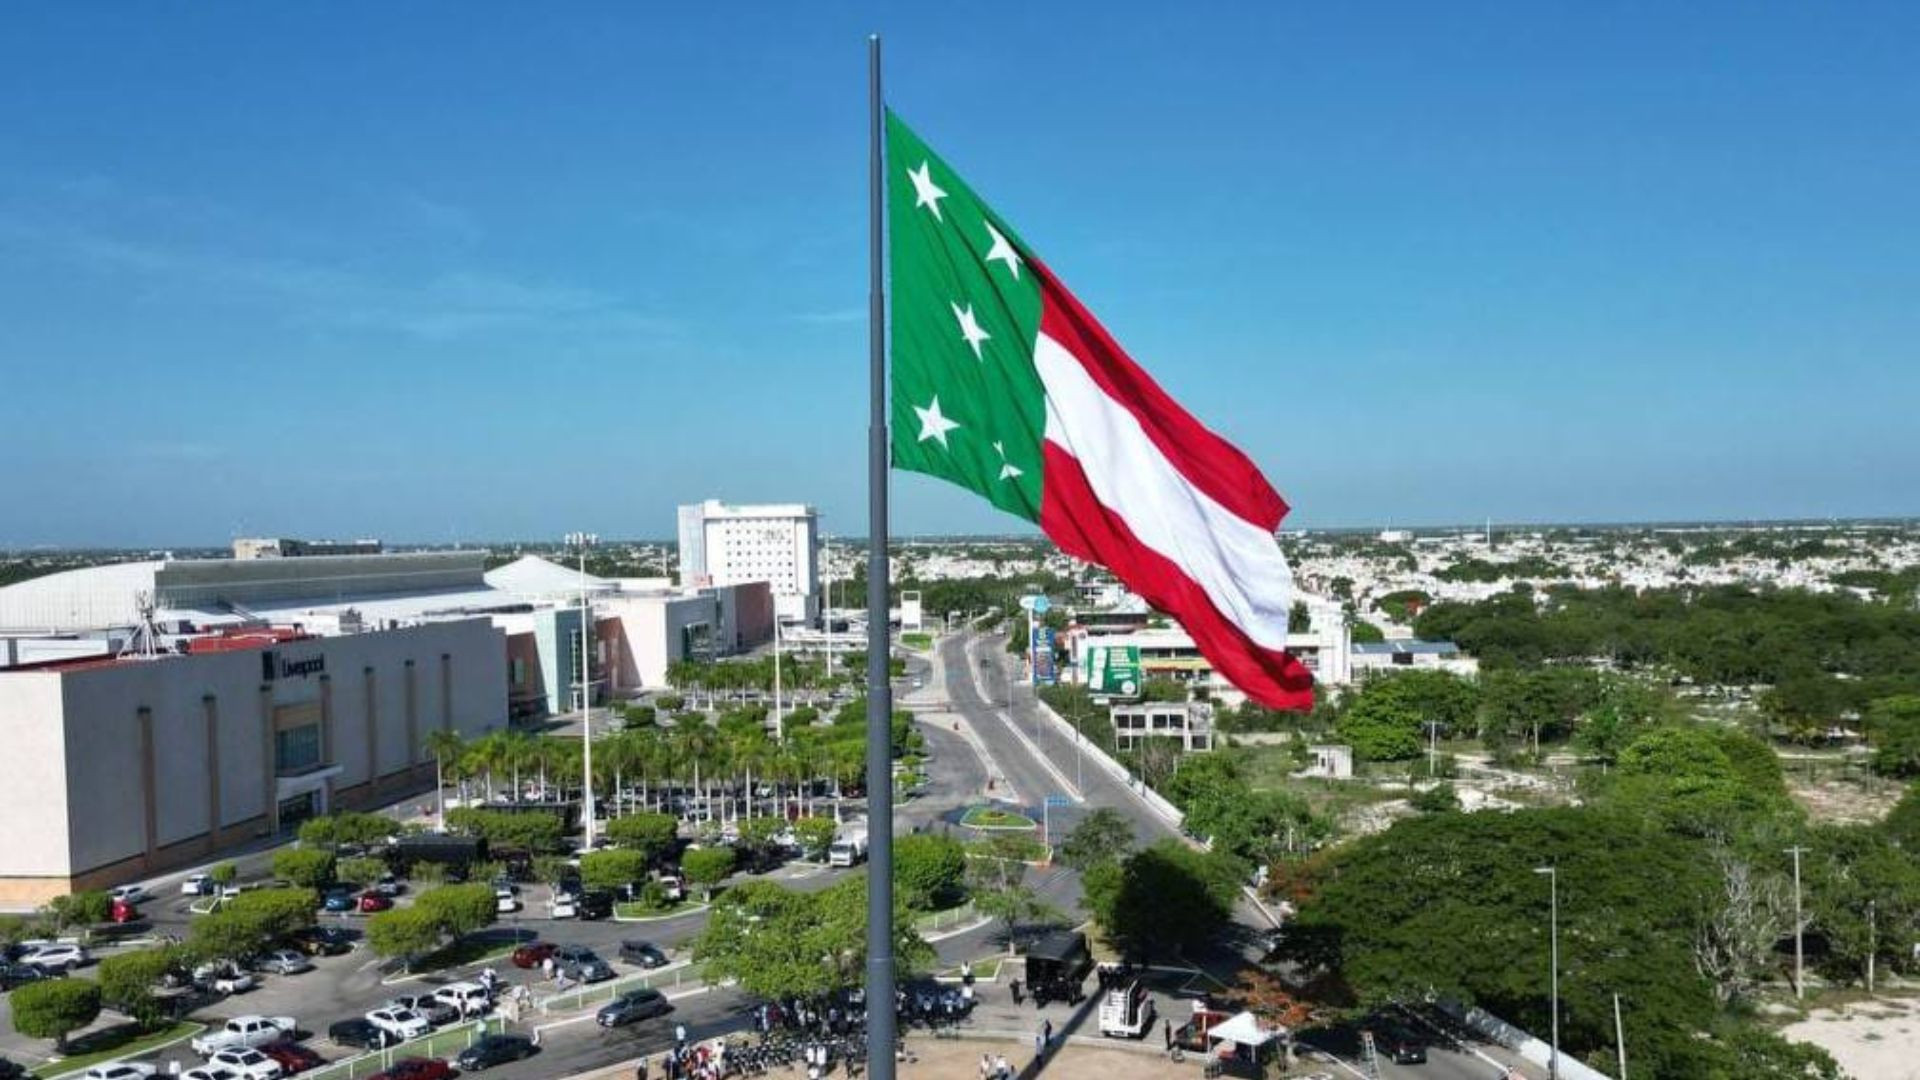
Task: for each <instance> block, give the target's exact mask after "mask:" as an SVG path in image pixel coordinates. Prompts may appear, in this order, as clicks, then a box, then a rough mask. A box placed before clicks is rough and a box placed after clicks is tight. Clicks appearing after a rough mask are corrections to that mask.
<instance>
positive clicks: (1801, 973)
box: [1787, 844, 1807, 999]
mask: <svg viewBox="0 0 1920 1080" xmlns="http://www.w3.org/2000/svg"><path fill="white" fill-rule="evenodd" d="M1806 850H1807V849H1806V848H1803V847H1801V846H1800V845H1798V844H1795V845H1794V846H1793V847H1790V848H1788V849H1787V854H1789V855H1791V856H1793V996H1794V998H1795V999H1799V998H1804V997H1806V996H1807V954H1806V950H1805V949H1804V948H1803V947H1802V942H1801V940H1800V938H1801V931H1802V929H1803V928H1804V925H1805V924H1803V923H1802V922H1801V920H1800V854H1801V853H1802V852H1804V851H1806Z"/></svg>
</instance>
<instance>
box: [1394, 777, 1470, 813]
mask: <svg viewBox="0 0 1920 1080" xmlns="http://www.w3.org/2000/svg"><path fill="white" fill-rule="evenodd" d="M1407 801H1408V802H1409V803H1410V804H1411V805H1412V806H1413V808H1414V809H1415V810H1418V811H1420V812H1421V813H1423V814H1444V813H1447V812H1449V811H1453V810H1458V809H1460V793H1459V792H1458V791H1455V790H1454V787H1453V785H1452V784H1446V783H1441V784H1435V785H1433V786H1432V787H1430V788H1427V789H1426V790H1425V791H1422V792H1419V793H1418V794H1416V795H1414V797H1413V798H1411V799H1409V800H1407Z"/></svg>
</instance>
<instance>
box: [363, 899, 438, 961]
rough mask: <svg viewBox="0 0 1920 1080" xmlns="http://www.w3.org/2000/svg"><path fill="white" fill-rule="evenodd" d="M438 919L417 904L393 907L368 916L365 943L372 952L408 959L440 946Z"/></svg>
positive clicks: (377, 954)
mask: <svg viewBox="0 0 1920 1080" xmlns="http://www.w3.org/2000/svg"><path fill="white" fill-rule="evenodd" d="M441 932H442V930H441V925H440V920H439V919H438V918H437V917H436V916H435V914H434V913H433V912H431V911H422V910H420V908H419V907H417V906H416V907H410V908H394V909H392V910H390V911H381V912H376V913H375V914H373V915H371V916H369V917H368V918H367V944H368V946H370V947H371V948H372V949H373V951H374V955H376V956H384V957H389V958H392V957H401V958H404V959H406V960H411V959H412V958H414V957H417V956H419V955H421V954H422V953H427V952H431V951H433V950H434V949H436V948H438V947H439V946H440V939H441Z"/></svg>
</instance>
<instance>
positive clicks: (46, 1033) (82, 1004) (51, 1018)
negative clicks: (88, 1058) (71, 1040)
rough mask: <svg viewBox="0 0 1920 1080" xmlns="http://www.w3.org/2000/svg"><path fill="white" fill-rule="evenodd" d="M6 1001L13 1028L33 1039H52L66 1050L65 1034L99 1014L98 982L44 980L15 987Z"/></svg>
mask: <svg viewBox="0 0 1920 1080" xmlns="http://www.w3.org/2000/svg"><path fill="white" fill-rule="evenodd" d="M11 999H12V1000H11V1001H10V1002H9V1004H10V1005H11V1006H12V1011H13V1030H15V1031H17V1032H19V1033H20V1034H22V1035H25V1036H27V1037H29V1038H33V1039H52V1040H53V1047H54V1050H55V1051H56V1052H59V1053H65V1052H66V1049H67V1034H68V1033H69V1032H73V1031H78V1030H79V1029H81V1028H83V1027H86V1026H87V1025H88V1024H91V1023H93V1022H94V1020H96V1019H98V1018H99V1016H100V984H98V983H96V982H93V981H92V980H90V979H46V980H44V981H41V982H33V983H27V984H26V985H25V986H22V987H19V988H18V989H16V990H14V991H13V993H12V995H11Z"/></svg>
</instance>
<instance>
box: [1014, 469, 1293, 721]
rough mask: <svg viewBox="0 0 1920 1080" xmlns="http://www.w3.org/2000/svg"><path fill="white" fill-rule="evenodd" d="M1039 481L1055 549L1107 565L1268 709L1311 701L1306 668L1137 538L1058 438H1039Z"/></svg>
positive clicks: (1045, 525)
mask: <svg viewBox="0 0 1920 1080" xmlns="http://www.w3.org/2000/svg"><path fill="white" fill-rule="evenodd" d="M1041 447H1042V449H1041V458H1042V461H1043V462H1044V467H1045V469H1046V473H1045V476H1046V484H1045V486H1044V487H1043V489H1042V490H1043V494H1042V497H1041V501H1040V528H1041V530H1042V531H1043V532H1045V533H1046V534H1047V538H1048V539H1050V540H1052V541H1053V542H1054V543H1055V544H1058V545H1059V546H1060V550H1062V551H1064V552H1066V553H1067V554H1069V555H1073V556H1075V557H1077V558H1080V559H1084V560H1086V561H1087V562H1091V563H1097V564H1099V565H1101V566H1104V567H1106V568H1107V569H1109V570H1111V571H1113V574H1114V576H1115V577H1118V578H1119V579H1120V581H1121V583H1122V584H1124V585H1125V586H1126V587H1127V588H1129V589H1131V590H1133V591H1134V592H1135V593H1137V594H1138V595H1139V596H1140V597H1141V598H1142V599H1144V600H1146V601H1147V603H1149V604H1152V605H1153V606H1154V607H1156V608H1158V609H1160V610H1161V611H1164V612H1166V613H1167V614H1169V615H1171V616H1173V617H1174V618H1175V619H1178V620H1179V621H1180V625H1181V626H1183V627H1185V628H1186V631H1187V633H1188V634H1189V635H1191V636H1192V637H1193V642H1194V644H1195V645H1197V646H1199V648H1200V654H1201V655H1202V656H1205V657H1206V658H1207V660H1208V662H1209V663H1211V664H1212V665H1213V668H1214V670H1215V671H1218V672H1219V673H1220V674H1221V675H1223V676H1225V677H1226V679H1227V680H1228V681H1229V682H1231V683H1233V685H1235V686H1237V687H1239V688H1240V689H1241V690H1242V691H1244V692H1245V693H1246V695H1247V696H1248V697H1250V698H1252V699H1253V700H1255V701H1258V702H1259V703H1260V704H1262V705H1265V706H1267V707H1268V708H1271V709H1294V710H1299V711H1302V712H1304V711H1306V710H1308V709H1311V708H1313V673H1312V672H1310V671H1308V670H1307V668H1306V665H1304V664H1302V663H1301V662H1300V661H1299V660H1298V659H1296V658H1295V657H1294V656H1293V655H1291V654H1290V653H1287V652H1284V651H1281V650H1275V649H1264V648H1261V647H1260V646H1259V645H1256V644H1254V642H1253V639H1251V638H1249V637H1247V635H1246V634H1245V633H1244V632H1242V631H1241V629H1240V628H1239V627H1237V626H1235V625H1234V624H1233V623H1232V621H1231V620H1229V619H1228V618H1227V617H1226V616H1225V615H1223V614H1221V613H1220V609H1219V608H1218V607H1215V606H1214V603H1213V600H1212V598H1211V597H1209V596H1208V595H1207V592H1206V590H1205V589H1203V588H1201V587H1200V584H1199V583H1198V582H1196V581H1194V580H1193V579H1192V578H1190V577H1188V576H1187V575H1186V574H1185V573H1184V572H1183V571H1182V570H1181V569H1180V567H1179V566H1178V565H1177V564H1176V563H1175V562H1174V561H1173V560H1172V559H1169V558H1167V557H1166V556H1164V555H1162V554H1160V553H1159V552H1157V551H1154V550H1153V549H1152V548H1149V547H1147V546H1146V545H1144V544H1142V543H1140V541H1139V540H1138V539H1136V538H1135V537H1134V535H1133V530H1131V529H1129V528H1128V527H1127V523H1126V522H1125V521H1123V520H1121V518H1120V516H1119V515H1118V514H1115V513H1113V512H1112V511H1110V510H1108V509H1107V507H1106V506H1105V505H1104V504H1103V503H1101V502H1100V499H1099V497H1098V496H1096V495H1095V494H1094V493H1093V486H1092V485H1091V484H1089V483H1088V482H1087V474H1086V471H1085V470H1084V469H1082V468H1081V467H1080V460H1079V459H1078V458H1076V457H1074V456H1073V455H1072V454H1069V453H1067V451H1066V450H1064V449H1063V448H1061V447H1060V446H1059V445H1058V444H1056V443H1054V442H1052V441H1047V442H1044V443H1042V444H1041Z"/></svg>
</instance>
